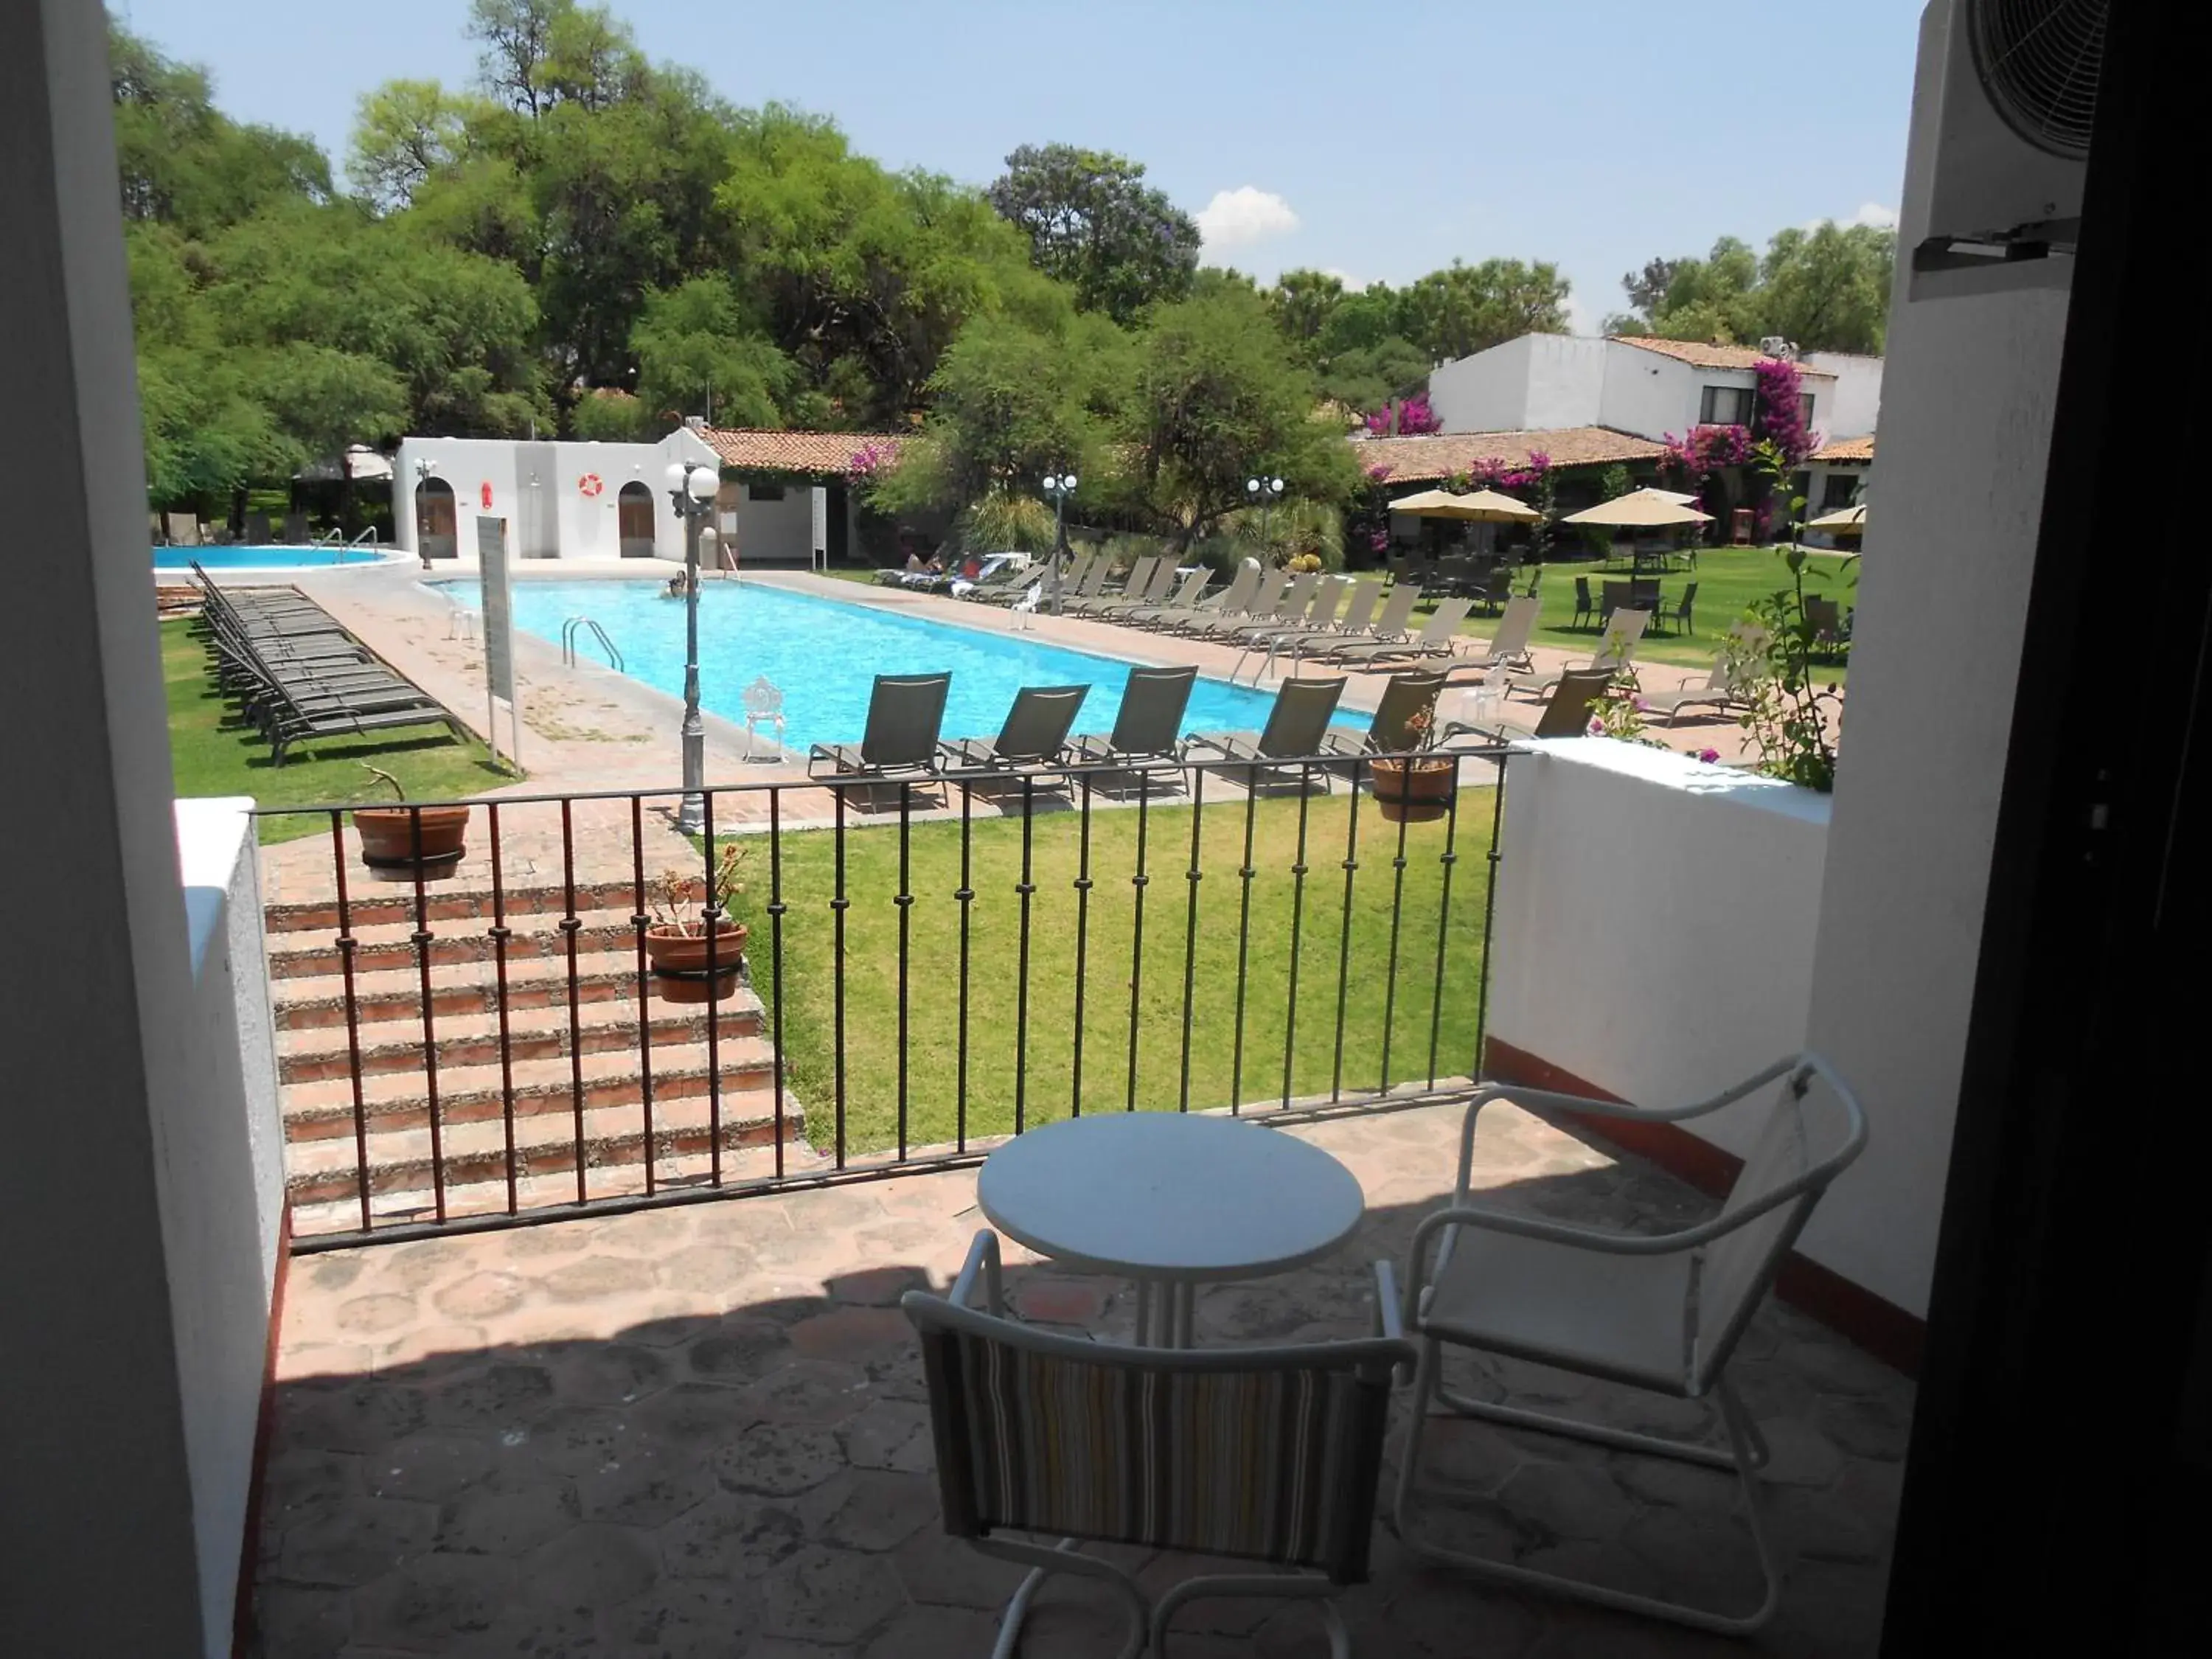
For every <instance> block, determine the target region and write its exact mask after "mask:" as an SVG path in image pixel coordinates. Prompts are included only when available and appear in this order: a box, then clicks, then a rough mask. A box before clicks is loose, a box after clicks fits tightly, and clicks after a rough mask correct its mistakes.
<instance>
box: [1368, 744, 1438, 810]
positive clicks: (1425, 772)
mask: <svg viewBox="0 0 2212 1659" xmlns="http://www.w3.org/2000/svg"><path fill="white" fill-rule="evenodd" d="M1368 775H1369V776H1370V778H1371V779H1372V780H1373V781H1374V787H1375V808H1376V811H1378V812H1380V813H1381V814H1382V815H1383V818H1384V819H1385V820H1386V821H1387V822H1389V823H1428V822H1429V821H1430V820H1431V819H1433V818H1440V817H1443V815H1444V814H1445V813H1446V812H1448V811H1450V810H1451V803H1452V792H1453V789H1454V787H1455V785H1456V783H1457V781H1458V779H1459V763H1458V762H1456V761H1452V760H1445V759H1443V758H1441V757H1415V758H1413V759H1411V760H1378V761H1376V762H1373V763H1371V764H1370V766H1369V768H1368Z"/></svg>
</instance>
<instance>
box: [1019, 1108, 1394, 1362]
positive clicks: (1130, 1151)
mask: <svg viewBox="0 0 2212 1659" xmlns="http://www.w3.org/2000/svg"><path fill="white" fill-rule="evenodd" d="M975 1197H976V1200H977V1202H978V1204H979V1205H980V1206H981V1208H982V1211H983V1213H984V1215H985V1216H986V1217H987V1218H988V1219H989V1220H990V1223H991V1225H993V1226H994V1227H996V1228H997V1229H998V1230H999V1231H1000V1232H1002V1233H1004V1234H1006V1237H1009V1238H1012V1239H1013V1240H1014V1241H1015V1242H1016V1243H1020V1244H1024V1245H1026V1246H1028V1247H1029V1248H1030V1249H1032V1250H1035V1251H1036V1253H1037V1254H1038V1255H1043V1256H1049V1257H1050V1258H1051V1259H1052V1260H1054V1261H1060V1262H1064V1263H1066V1265H1068V1266H1069V1267H1082V1268H1087V1269H1090V1270H1091V1271H1093V1272H1097V1273H1112V1274H1115V1275H1117V1276H1119V1277H1122V1278H1126V1279H1133V1280H1134V1281H1136V1285H1137V1292H1138V1298H1137V1334H1138V1340H1139V1341H1140V1342H1146V1343H1151V1344H1153V1345H1154V1346H1184V1345H1188V1341H1189V1340H1190V1316H1191V1290H1192V1287H1193V1286H1194V1285H1199V1284H1201V1283H1205V1282H1206V1281H1209V1280H1213V1279H1261V1278H1265V1277H1267V1275H1268V1274H1270V1273H1288V1272H1290V1271H1291V1269H1292V1268H1294V1267H1304V1265H1305V1264H1306V1263H1307V1262H1309V1261H1315V1260H1316V1259H1317V1258H1318V1257H1321V1256H1323V1255H1327V1254H1328V1252H1329V1251H1330V1250H1333V1249H1335V1248H1336V1247H1337V1246H1338V1245H1339V1244H1341V1243H1343V1242H1344V1241H1345V1240H1346V1238H1348V1237H1351V1235H1352V1231H1353V1229H1355V1228H1356V1227H1358V1225H1359V1218H1360V1217H1361V1216H1362V1215H1363V1214H1364V1212H1365V1211H1366V1207H1367V1200H1366V1195H1365V1194H1363V1193H1362V1192H1361V1191H1360V1190H1359V1182H1358V1181H1357V1180H1356V1179H1354V1178H1353V1176H1352V1171H1351V1170H1347V1169H1346V1168H1345V1167H1344V1165H1343V1164H1340V1163H1338V1162H1337V1161H1336V1160H1335V1159H1334V1158H1331V1157H1330V1156H1329V1155H1328V1153H1327V1152H1322V1150H1321V1149H1320V1148H1319V1147H1318V1146H1310V1145H1308V1144H1307V1143H1306V1142H1304V1141H1303V1140H1300V1139H1297V1137H1296V1136H1294V1135H1287V1134H1285V1133H1282V1132H1281V1131H1280V1130H1279V1129H1272V1128H1268V1127H1264V1126H1262V1125H1261V1124H1257V1123H1251V1122H1247V1121H1241V1120H1239V1119H1237V1118H1227V1117H1189V1116H1185V1115H1183V1114H1182V1113H1180V1112H1112V1113H1108V1114H1106V1115H1102V1116H1097V1117H1084V1118H1074V1119H1071V1120H1069V1121H1066V1122H1061V1123H1054V1124H1049V1125H1048V1126H1047V1127H1044V1128H1042V1129H1032V1130H1030V1132H1029V1133H1026V1134H1023V1135H1019V1136H1018V1137H1016V1138H1015V1139H1012V1140H1010V1141H1008V1142H1007V1143H1006V1145H1005V1146H1001V1147H1000V1148H999V1150H998V1151H996V1152H993V1153H992V1154H991V1155H990V1157H989V1158H986V1159H985V1160H984V1161H983V1169H982V1172H981V1175H979V1176H977V1177H976V1182H975ZM1155 1288H1158V1289H1162V1290H1164V1291H1166V1294H1165V1295H1164V1296H1162V1297H1158V1298H1155V1297H1154V1296H1153V1294H1152V1292H1153V1291H1154V1290H1155ZM1156 1299H1157V1301H1158V1308H1157V1309H1156V1308H1155V1307H1154V1303H1155V1300H1156Z"/></svg>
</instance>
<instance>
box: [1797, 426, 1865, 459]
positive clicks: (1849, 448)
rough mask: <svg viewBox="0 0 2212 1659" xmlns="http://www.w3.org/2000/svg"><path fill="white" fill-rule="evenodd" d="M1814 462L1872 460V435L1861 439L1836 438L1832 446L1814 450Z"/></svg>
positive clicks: (1823, 445)
mask: <svg viewBox="0 0 2212 1659" xmlns="http://www.w3.org/2000/svg"><path fill="white" fill-rule="evenodd" d="M1812 459H1814V460H1816V461H1870V460H1872V459H1874V434H1873V433H1871V432H1869V433H1868V434H1867V435H1866V436H1865V437H1863V438H1838V439H1837V440H1836V441H1835V442H1833V443H1832V444H1822V445H1821V446H1820V447H1819V448H1818V449H1816V450H1814V452H1813V454H1812Z"/></svg>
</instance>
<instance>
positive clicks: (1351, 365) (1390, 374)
mask: <svg viewBox="0 0 2212 1659" xmlns="http://www.w3.org/2000/svg"><path fill="white" fill-rule="evenodd" d="M1431 366H1432V365H1431V362H1430V361H1429V356H1428V354H1427V353H1426V352H1425V351H1423V350H1421V349H1419V347H1418V346H1416V345H1414V344H1413V342H1412V341H1410V340H1407V339H1405V338H1403V337H1401V336H1399V335H1395V334H1392V335H1388V336H1385V337H1383V339H1382V340H1380V341H1378V342H1377V343H1376V344H1374V345H1371V346H1356V347H1353V348H1352V349H1350V350H1348V351H1340V352H1338V353H1336V354H1335V355H1334V356H1331V357H1330V358H1329V359H1328V361H1327V362H1325V363H1324V364H1323V365H1322V371H1321V389H1322V396H1324V397H1326V398H1329V399H1330V400H1331V401H1333V402H1335V403H1340V404H1344V405H1345V406H1346V408H1348V409H1356V410H1370V409H1380V408H1381V407H1382V406H1383V404H1387V403H1389V401H1390V399H1391V398H1405V397H1410V396H1412V395H1413V393H1414V392H1419V390H1421V388H1422V387H1423V386H1425V385H1426V384H1427V382H1428V378H1429V370H1430V368H1431Z"/></svg>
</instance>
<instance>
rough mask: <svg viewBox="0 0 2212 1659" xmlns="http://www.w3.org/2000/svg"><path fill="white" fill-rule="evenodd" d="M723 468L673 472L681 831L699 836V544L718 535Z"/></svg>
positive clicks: (703, 772)
mask: <svg viewBox="0 0 2212 1659" xmlns="http://www.w3.org/2000/svg"><path fill="white" fill-rule="evenodd" d="M721 483H722V475H721V472H720V469H719V468H716V467H711V466H708V465H703V464H702V463H701V462H698V461H678V462H677V463H676V464H675V465H672V466H671V467H670V468H669V469H668V499H669V501H670V502H671V504H672V505H673V506H674V507H675V508H676V516H677V517H678V518H679V519H681V520H684V800H683V804H682V805H680V806H678V808H677V811H676V827H677V828H678V829H680V830H682V831H683V832H684V834H685V835H687V836H696V835H697V834H698V833H699V832H700V830H702V829H704V828H705V827H706V823H707V793H706V784H707V727H706V723H705V722H704V721H702V720H701V719H700V718H699V544H700V539H701V538H702V536H711V535H713V534H714V530H713V529H712V528H711V527H710V526H708V524H707V522H706V520H707V515H708V513H712V512H713V511H714V495H715V492H716V491H717V490H719V489H720V488H721Z"/></svg>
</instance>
